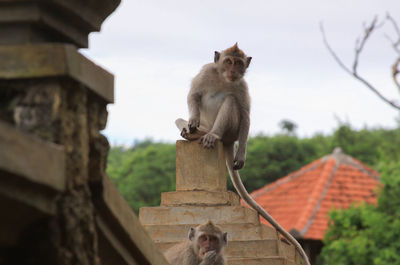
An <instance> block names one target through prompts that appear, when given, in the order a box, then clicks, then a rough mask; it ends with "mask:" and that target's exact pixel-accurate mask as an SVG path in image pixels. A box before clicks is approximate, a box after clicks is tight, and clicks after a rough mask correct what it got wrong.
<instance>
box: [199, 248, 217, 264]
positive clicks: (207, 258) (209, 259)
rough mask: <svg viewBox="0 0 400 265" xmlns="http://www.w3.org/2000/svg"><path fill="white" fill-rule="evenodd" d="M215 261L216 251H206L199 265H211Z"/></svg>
mask: <svg viewBox="0 0 400 265" xmlns="http://www.w3.org/2000/svg"><path fill="white" fill-rule="evenodd" d="M216 260H217V251H215V250H211V251H208V252H207V253H206V254H205V255H204V258H203V261H202V262H201V263H200V264H199V265H213V264H214V263H215V261H216Z"/></svg>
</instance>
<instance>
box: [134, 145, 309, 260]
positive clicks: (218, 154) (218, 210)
mask: <svg viewBox="0 0 400 265" xmlns="http://www.w3.org/2000/svg"><path fill="white" fill-rule="evenodd" d="M176 154H177V156H176V168H177V175H176V183H177V184H176V191H175V192H165V193H163V194H162V197H161V206H159V207H144V208H141V209H140V213H139V219H140V222H141V223H142V224H143V226H144V227H145V229H146V230H147V232H148V233H149V235H150V237H151V238H152V239H153V240H154V241H155V243H156V245H157V246H158V247H159V248H160V249H161V250H162V251H165V250H167V249H168V248H169V247H171V246H173V245H174V244H176V243H179V242H182V241H184V240H186V239H187V234H188V231H189V229H190V227H195V226H197V225H199V224H203V223H205V222H206V221H207V220H208V219H210V220H212V221H213V222H214V223H215V224H217V225H218V226H220V227H221V228H222V230H223V231H224V232H228V246H227V248H226V250H225V253H226V255H227V257H228V264H229V265H292V264H293V265H294V264H301V263H300V259H299V255H298V254H297V252H296V251H295V249H294V247H293V246H291V245H288V244H287V243H285V242H284V241H282V240H281V238H280V236H279V235H278V233H277V232H276V230H275V229H274V228H271V227H269V226H266V225H263V224H261V223H260V220H259V216H258V214H257V212H256V211H254V210H253V209H250V208H248V207H245V206H242V205H240V200H239V197H238V196H237V195H236V194H235V193H233V192H230V191H227V189H226V176H227V175H226V168H225V160H224V159H225V158H224V155H223V149H222V144H220V143H219V144H218V146H217V148H215V149H213V150H207V149H204V148H202V147H201V146H200V145H199V144H197V143H196V142H188V141H177V144H176Z"/></svg>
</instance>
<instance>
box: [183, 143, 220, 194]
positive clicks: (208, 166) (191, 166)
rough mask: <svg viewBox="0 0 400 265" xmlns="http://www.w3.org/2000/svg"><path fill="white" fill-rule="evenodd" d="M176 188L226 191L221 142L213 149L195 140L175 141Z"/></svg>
mask: <svg viewBox="0 0 400 265" xmlns="http://www.w3.org/2000/svg"><path fill="white" fill-rule="evenodd" d="M176 190H177V191H185V190H186V191H188V190H205V191H226V165H225V156H224V150H223V146H222V143H221V142H218V143H217V146H216V148H215V150H213V149H206V148H204V147H202V146H201V145H199V144H198V143H197V142H188V141H177V142H176Z"/></svg>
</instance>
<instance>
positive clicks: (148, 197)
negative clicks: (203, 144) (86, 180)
mask: <svg viewBox="0 0 400 265" xmlns="http://www.w3.org/2000/svg"><path fill="white" fill-rule="evenodd" d="M119 150H121V149H120V148H119ZM111 154H112V153H111ZM119 159H120V160H119V161H117V162H115V160H116V158H111V159H109V162H111V161H114V163H116V165H117V166H118V167H119V168H117V169H116V166H115V165H112V166H111V167H109V168H108V170H107V172H108V174H109V175H110V176H111V179H112V180H113V182H114V183H115V184H116V186H117V188H118V190H119V191H120V192H121V194H122V195H123V196H124V198H125V199H126V200H127V202H128V203H129V205H130V206H131V207H132V208H133V209H134V211H136V212H137V211H138V209H139V208H140V207H143V206H150V205H159V204H160V200H161V197H160V196H161V193H162V192H165V191H171V190H174V189H175V145H173V144H162V143H153V144H147V145H145V146H141V147H140V148H133V149H130V150H127V151H125V154H124V155H122V156H119Z"/></svg>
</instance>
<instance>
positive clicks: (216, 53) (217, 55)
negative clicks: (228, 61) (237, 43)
mask: <svg viewBox="0 0 400 265" xmlns="http://www.w3.org/2000/svg"><path fill="white" fill-rule="evenodd" d="M220 56H221V53H219V52H217V51H215V52H214V63H216V62H218V60H219V57H220Z"/></svg>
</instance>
